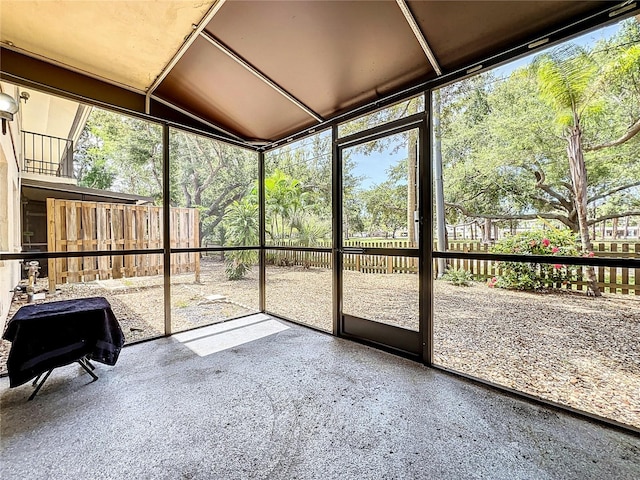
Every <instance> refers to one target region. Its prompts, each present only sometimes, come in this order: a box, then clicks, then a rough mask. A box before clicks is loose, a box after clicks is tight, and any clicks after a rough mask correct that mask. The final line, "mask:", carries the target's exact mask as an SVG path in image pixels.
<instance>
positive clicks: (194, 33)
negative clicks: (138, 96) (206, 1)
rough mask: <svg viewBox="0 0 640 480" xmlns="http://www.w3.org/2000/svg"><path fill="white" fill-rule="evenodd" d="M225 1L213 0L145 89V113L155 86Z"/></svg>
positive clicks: (167, 73)
mask: <svg viewBox="0 0 640 480" xmlns="http://www.w3.org/2000/svg"><path fill="white" fill-rule="evenodd" d="M225 1H226V0H218V1H217V2H215V3H214V4H213V5H212V6H211V8H210V9H209V11H208V12H207V14H206V15H205V16H204V17H202V20H200V23H198V25H197V26H196V25H194V29H193V31H192V32H191V33H190V34H189V36H188V37H187V39H186V40H185V41H184V43H183V44H182V46H181V47H180V48H179V49H178V51H177V52H176V53H175V55H174V56H173V58H172V59H171V60H170V61H169V63H167V65H166V66H165V67H164V68H163V69H162V72H160V75H158V76H157V77H156V79H155V80H154V81H153V83H152V84H151V86H150V87H149V88H148V89H147V94H146V96H145V113H147V114H148V113H150V112H149V110H150V108H151V95H152V94H153V92H155V90H156V88H158V87H159V86H160V84H161V83H162V81H163V80H164V79H165V78H166V76H167V75H169V72H171V70H172V69H173V67H175V66H176V63H178V62H179V61H180V59H181V58H182V56H183V55H184V54H185V53H186V51H187V50H188V49H189V47H190V46H191V44H192V43H193V42H195V40H196V38H198V35H200V32H202V31H203V30H204V29H205V27H206V26H207V25H209V22H210V21H211V20H212V19H213V17H214V16H215V14H216V13H218V11H219V10H220V8H222V5H224V2H225Z"/></svg>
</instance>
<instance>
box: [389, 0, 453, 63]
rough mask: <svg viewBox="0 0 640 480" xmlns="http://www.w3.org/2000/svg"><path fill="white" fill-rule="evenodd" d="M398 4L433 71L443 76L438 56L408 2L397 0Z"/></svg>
mask: <svg viewBox="0 0 640 480" xmlns="http://www.w3.org/2000/svg"><path fill="white" fill-rule="evenodd" d="M396 3H397V4H398V7H400V10H401V11H402V14H403V15H404V18H405V19H406V20H407V23H408V24H409V26H410V27H411V30H412V31H413V34H414V35H415V37H416V40H418V43H419V44H420V46H421V47H422V51H423V52H424V54H425V55H426V56H427V59H428V60H429V63H430V64H431V66H432V67H433V69H434V70H435V71H436V73H437V74H438V75H442V69H441V68H440V65H439V64H438V60H437V59H436V56H435V55H434V54H433V51H432V50H431V47H430V46H429V44H428V43H427V39H426V38H425V37H424V34H423V33H422V30H420V27H419V26H418V22H416V19H415V17H414V16H413V14H412V13H411V10H409V5H407V2H406V1H405V0H396Z"/></svg>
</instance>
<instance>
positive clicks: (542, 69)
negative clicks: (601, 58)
mask: <svg viewBox="0 0 640 480" xmlns="http://www.w3.org/2000/svg"><path fill="white" fill-rule="evenodd" d="M532 68H533V71H534V73H535V74H536V77H537V81H538V91H539V93H540V97H541V98H542V99H543V100H544V101H546V102H547V103H548V104H549V105H550V106H551V107H552V108H553V109H554V110H555V113H556V118H557V121H558V123H559V124H560V126H562V127H563V138H564V139H565V141H566V142H567V156H568V157H569V172H570V175H571V186H572V189H573V200H574V205H575V209H576V214H577V217H578V230H579V234H580V240H581V243H582V249H583V250H584V251H586V252H592V251H593V245H592V244H591V237H590V236H589V225H588V223H587V168H586V166H585V162H584V149H583V145H582V126H581V123H580V122H581V119H582V116H583V114H584V113H585V110H586V109H587V108H588V107H589V101H590V100H591V98H592V93H593V89H592V87H593V85H594V84H595V83H596V82H595V80H596V75H597V74H598V73H599V69H598V66H597V64H596V63H595V62H594V61H593V59H592V58H591V56H590V55H589V54H588V53H587V52H586V51H585V50H584V49H582V48H580V47H578V46H576V45H573V44H567V45H563V46H561V47H558V48H556V49H554V50H552V51H551V52H549V53H546V54H544V55H541V56H539V57H537V58H536V59H535V61H534V63H533V64H532ZM587 279H588V282H589V285H588V288H589V291H590V293H591V294H592V295H594V296H596V297H599V296H600V295H601V294H600V288H599V287H598V281H597V279H596V274H595V271H594V269H593V267H588V268H587Z"/></svg>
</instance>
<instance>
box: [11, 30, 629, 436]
mask: <svg viewBox="0 0 640 480" xmlns="http://www.w3.org/2000/svg"><path fill="white" fill-rule="evenodd" d="M639 42H640V30H639V28H638V21H637V20H636V19H628V20H625V21H623V22H619V23H617V24H614V25H610V26H608V27H606V28H604V29H602V30H599V31H596V32H593V33H591V34H589V35H588V36H586V37H584V38H583V37H579V38H577V39H575V40H574V41H573V43H572V44H571V45H573V46H570V44H568V43H567V44H563V45H560V46H559V47H555V48H553V49H549V50H546V51H542V52H538V53H537V54H536V56H535V58H530V59H520V60H518V61H517V62H516V63H514V64H507V65H503V66H501V67H500V68H498V69H495V70H491V71H489V72H484V73H482V74H480V75H476V76H470V77H468V78H465V79H463V80H461V81H458V82H456V83H451V84H449V85H446V86H443V87H441V88H438V89H429V88H425V89H424V91H423V92H422V93H416V92H415V91H412V92H410V94H408V95H407V96H406V98H395V99H394V101H387V102H386V103H385V106H384V107H383V108H371V109H368V110H367V112H366V114H365V115H356V114H352V115H348V116H345V117H344V118H341V119H339V120H336V121H334V122H330V125H328V128H326V129H321V130H320V131H318V132H316V131H313V132H309V131H307V132H301V133H300V135H298V136H296V137H295V138H294V137H291V138H290V139H289V140H290V141H283V142H279V143H278V144H272V145H268V146H266V147H265V146H260V147H255V146H251V145H248V144H241V142H234V141H230V140H228V139H226V140H223V139H222V138H220V137H218V136H216V135H213V134H210V133H205V132H201V131H196V130H194V129H189V128H187V127H185V126H181V125H175V124H172V123H171V124H170V123H167V122H161V123H157V122H153V121H151V119H150V118H148V117H143V116H138V117H131V116H126V115H122V114H121V113H114V112H112V111H110V110H107V109H101V108H97V107H94V108H93V111H92V113H91V115H90V116H89V118H88V120H87V125H86V127H85V129H84V131H83V134H82V136H81V137H80V139H79V141H78V143H77V145H76V148H75V157H74V174H75V180H76V182H77V185H78V186H81V187H83V188H86V189H93V190H99V191H102V192H103V194H102V195H103V198H102V200H100V199H91V200H90V201H87V200H83V199H82V198H80V199H68V198H65V199H55V198H51V200H50V201H49V200H47V201H45V202H44V203H45V204H46V207H47V208H50V210H47V215H52V218H54V219H55V220H56V222H57V221H60V222H63V224H60V225H64V227H62V226H60V227H59V228H58V233H59V237H60V238H59V242H58V243H55V242H54V243H52V244H51V245H49V247H50V248H49V250H48V253H47V254H46V256H45V257H44V258H45V259H46V262H47V266H48V268H49V272H48V277H47V278H46V280H45V279H41V280H40V282H41V283H40V284H39V288H40V290H41V291H42V292H43V293H45V292H46V294H47V296H46V300H45V301H54V300H57V299H63V298H82V297H85V296H95V295H100V296H105V297H107V298H108V299H109V300H110V302H111V303H112V305H113V307H114V311H115V313H116V315H117V316H118V319H119V320H120V322H121V324H122V325H123V330H124V331H125V336H126V338H127V342H128V343H132V342H136V341H140V340H144V339H149V338H155V337H158V336H163V335H169V334H172V333H175V332H180V331H185V330H190V329H193V328H197V327H200V326H203V325H210V324H213V323H219V322H225V321H228V320H232V319H236V318H240V317H243V316H246V315H250V314H253V313H256V312H267V313H270V314H272V315H275V316H278V317H280V318H283V319H286V320H290V321H293V322H297V323H300V324H303V325H306V326H309V327H312V328H315V329H319V330H322V331H325V332H328V333H332V334H334V335H338V336H342V337H345V338H351V339H355V340H358V341H361V342H365V343H367V344H370V345H374V346H376V347H380V348H384V349H387V350H390V351H392V352H394V353H397V354H400V355H404V356H407V357H409V358H413V359H415V360H419V361H422V362H424V363H426V364H428V365H433V366H435V367H437V368H442V369H446V370H450V371H454V372H456V373H459V374H463V375H467V376H470V377H473V378H475V379H478V380H480V381H484V382H489V383H491V384H494V385H497V386H499V387H501V388H506V389H511V390H514V391H517V392H520V393H524V394H526V395H529V396H532V397H535V398H538V399H541V400H543V401H548V402H553V403H557V404H560V405H562V406H565V407H569V408H573V409H576V410H578V411H581V412H587V413H589V414H592V415H595V416H597V417H602V418H605V419H607V420H610V421H614V422H619V423H621V424H625V425H630V426H633V427H639V426H640V417H638V411H640V405H638V399H637V395H635V393H634V392H637V391H638V389H640V371H639V370H638V365H640V351H639V350H638V345H637V342H634V339H635V338H637V336H638V334H639V333H640V331H639V330H638V325H640V321H639V320H640V304H638V301H637V299H638V298H640V296H639V295H640V286H639V285H640V284H639V283H638V280H637V279H638V278H640V274H639V272H640V265H639V264H638V262H637V255H638V252H640V246H639V245H640V240H639V237H638V232H639V231H640V228H639V225H640V223H639V222H640V212H639V211H638V210H637V204H638V198H637V197H638V194H639V192H638V184H639V183H640V171H639V170H638V165H640V162H638V155H639V154H640V147H639V145H640V144H639V143H638V138H640V137H637V136H635V134H634V135H630V134H628V129H627V127H628V125H629V123H630V122H631V121H633V119H638V118H640V111H638V109H637V105H640V99H639V98H636V96H637V92H638V91H639V90H638V89H637V88H635V87H637V85H636V84H635V83H634V82H635V79H637V78H640V72H637V71H636V70H637V66H638V65H639V64H640V62H638V61H637V60H638V57H637V55H638V54H637V46H638V44H639ZM572 62H574V63H572ZM578 62H583V63H578ZM576 65H578V66H580V69H579V70H580V71H581V72H583V73H585V72H586V73H588V74H589V75H592V77H590V78H589V79H588V81H584V78H582V77H581V78H578V79H576V81H577V82H578V83H577V84H576V88H581V89H582V90H581V92H582V94H583V97H581V98H582V100H583V101H584V105H582V107H583V108H581V109H580V110H579V111H571V105H569V110H568V112H569V115H567V109H566V108H565V107H567V105H562V104H561V99H562V92H555V91H554V88H556V89H557V88H559V87H558V84H557V82H555V83H554V79H556V80H557V78H556V77H555V76H554V75H559V74H560V73H562V72H561V68H562V67H563V66H569V67H575V66H576ZM573 70H575V68H573ZM558 72H560V73H558ZM636 74H637V75H638V76H636ZM545 82H546V83H545ZM580 82H582V83H580ZM556 94H557V95H556ZM621 99H623V101H621ZM395 100H397V101H395ZM590 102H591V103H590ZM576 114H578V115H580V118H579V120H580V121H579V122H578V123H579V125H577V124H576V123H575V121H576ZM567 122H568V123H567ZM571 122H574V123H571ZM578 126H580V127H581V128H583V130H582V131H581V132H580V133H581V134H582V142H583V143H581V144H576V143H575V138H573V137H571V135H570V132H571V128H572V127H573V128H574V131H575V128H576V127H578ZM568 132H569V133H568ZM636 133H637V132H636ZM626 137H628V138H626ZM620 139H622V140H620ZM571 142H573V143H571ZM567 145H570V146H572V147H575V146H576V145H578V146H579V147H580V148H581V149H582V150H581V152H582V158H583V160H582V164H579V166H580V165H582V168H583V171H586V174H585V175H586V176H584V175H583V176H582V177H581V176H580V175H577V174H576V173H575V171H576V168H574V166H575V165H576V161H577V160H579V158H578V157H580V156H579V155H574V156H573V157H572V156H571V154H567ZM569 150H570V151H571V148H570V149H569ZM573 151H575V148H574V150H573ZM581 179H582V180H584V182H583V183H580V181H581ZM104 192H110V195H111V197H110V196H109V195H107V194H106V193H104ZM85 193H86V192H85ZM94 193H95V192H94ZM581 193H584V196H583V197H580V194H581ZM116 194H125V195H127V199H128V200H129V203H124V202H122V201H115V199H117V198H122V195H120V197H118V195H116ZM109 198H111V200H109ZM580 199H582V200H580ZM580 202H582V203H580ZM49 211H50V212H52V213H51V214H50V213H49ZM100 232H102V233H100ZM63 245H64V248H63V247H62V246H63ZM116 250H117V251H118V252H117V253H114V251H116ZM2 258H3V259H4V258H6V259H8V260H13V259H15V258H17V255H16V254H13V255H7V254H3V257H2ZM4 347H5V348H6V345H5V346H4Z"/></svg>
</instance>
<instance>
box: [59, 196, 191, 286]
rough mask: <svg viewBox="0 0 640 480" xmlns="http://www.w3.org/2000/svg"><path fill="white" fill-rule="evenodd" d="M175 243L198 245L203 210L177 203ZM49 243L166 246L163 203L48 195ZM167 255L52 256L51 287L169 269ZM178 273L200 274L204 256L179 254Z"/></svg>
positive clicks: (74, 248) (72, 248)
mask: <svg viewBox="0 0 640 480" xmlns="http://www.w3.org/2000/svg"><path fill="white" fill-rule="evenodd" d="M170 226H171V247H172V248H189V247H198V246H199V241H200V227H199V212H198V210H196V209H193V208H172V209H171V222H170ZM47 245H48V248H47V249H48V251H50V252H91V251H95V250H114V251H115V250H144V249H155V248H162V207H156V206H147V205H128V204H121V203H99V202H80V201H75V200H60V199H54V198H48V199H47ZM163 268H164V267H163V256H162V255H161V254H154V255H145V254H141V255H110V256H102V257H95V256H86V257H77V258H56V259H50V260H49V274H48V278H49V290H50V291H54V290H55V287H56V284H60V283H74V282H87V281H92V280H106V279H109V278H122V277H135V276H147V275H158V274H162V273H163ZM171 272H172V273H185V272H194V273H195V276H196V281H199V276H200V256H199V255H198V254H196V253H180V254H174V255H173V257H172V259H171Z"/></svg>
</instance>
